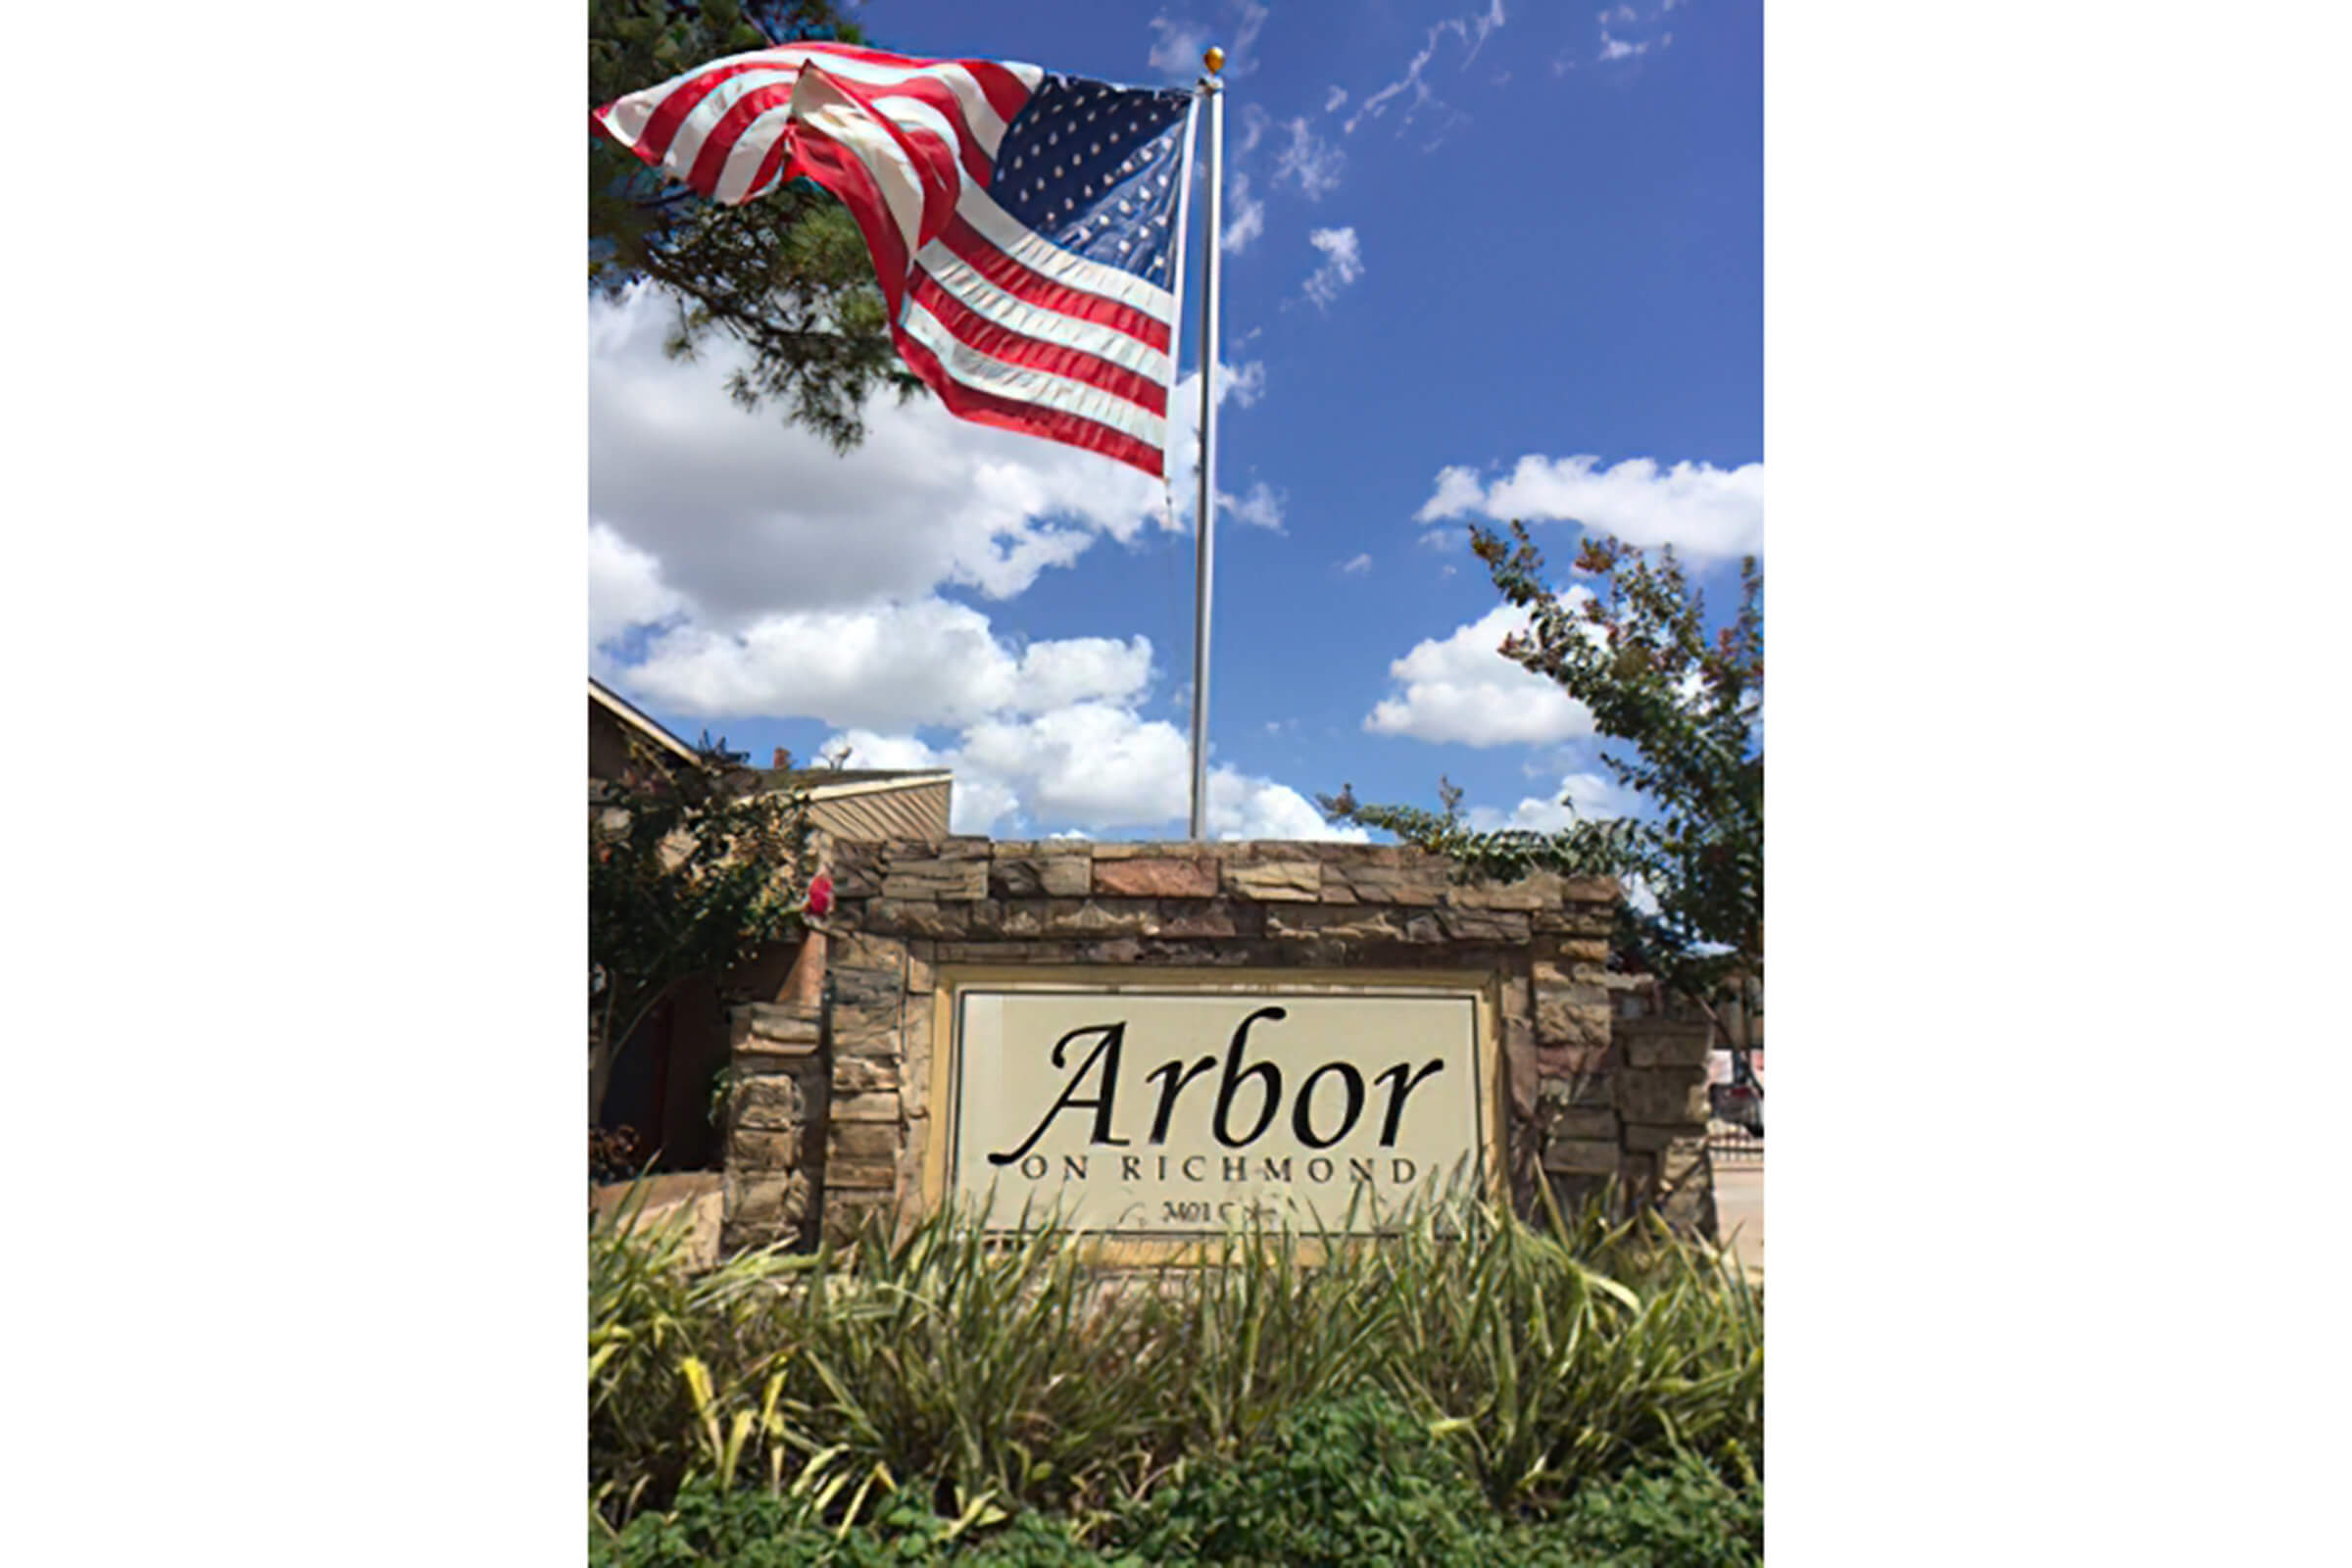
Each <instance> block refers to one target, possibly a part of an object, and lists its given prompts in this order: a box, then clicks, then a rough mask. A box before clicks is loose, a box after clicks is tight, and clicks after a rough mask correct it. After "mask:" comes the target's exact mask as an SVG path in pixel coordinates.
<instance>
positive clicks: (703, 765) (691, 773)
mask: <svg viewBox="0 0 2352 1568" xmlns="http://www.w3.org/2000/svg"><path fill="white" fill-rule="evenodd" d="M700 750H701V755H702V761H701V762H700V764H699V765H678V766H673V767H670V768H664V767H663V766H662V764H661V763H660V762H659V761H658V760H656V759H655V758H654V757H653V755H652V754H651V752H650V751H648V750H646V749H644V748H642V747H640V746H638V745H637V744H636V743H635V742H633V741H632V742H631V748H630V760H629V763H628V765H627V766H626V767H625V768H624V769H623V770H622V776H621V777H620V778H619V779H617V780H614V781H612V782H611V783H610V784H608V785H607V786H606V789H605V791H604V794H603V796H602V798H601V799H598V800H595V801H592V802H591V804H590V807H589V812H588V964H589V970H588V973H589V984H588V1081H589V1111H590V1115H591V1116H592V1117H593V1116H594V1114H595V1113H596V1111H597V1110H598V1109H600V1108H601V1107H602V1105H603V1103H604V1096H605V1088H606V1086H607V1084H608V1083H610V1081H611V1078H612V1071H613V1059H614V1058H615V1057H616V1056H617V1055H618V1054H619V1052H620V1050H621V1048H622V1047H623V1046H624V1045H625V1044H626V1043H627V1041H628V1039H629V1036H630V1034H631V1033H633V1032H634V1031H635V1030H636V1028H637V1026H638V1025H639V1024H640V1023H642V1022H644V1020H645V1018H646V1015H647V1014H648V1013H650V1012H652V1011H653V1009H654V1008H655V1007H656V1006H657V1005H660V1003H661V1002H662V998H664V997H665V996H667V995H668V994H669V993H670V991H671V990H672V989H673V988H675V987H676V986H677V985H678V984H679V982H681V981H683V980H685V979H687V978H688V977H690V976H693V975H697V974H701V973H704V972H706V971H721V970H724V969H726V968H728V967H729V966H731V965H733V964H735V963H737V962H739V961H741V960H743V959H746V958H749V957H750V956H752V955H753V954H754V953H756V952H757V951H758V950H759V948H760V946H761V945H762V944H763V943H768V942H774V941H777V940H779V939H780V938H782V937H784V936H786V935H787V934H789V933H790V932H791V931H792V930H794V929H795V928H796V927H797V926H798V925H799V923H800V918H801V910H802V908H803V907H804V904H805V899H806V894H807V885H808V882H809V869H810V867H809V818H808V797H807V796H806V795H805V794H802V793H800V792H798V791H791V790H782V791H765V792H762V791H760V790H759V789H757V788H756V783H755V781H756V778H757V775H754V774H751V773H748V772H746V771H745V770H743V769H741V768H739V767H737V766H736V765H735V764H736V763H737V762H738V761H739V760H740V758H738V757H736V756H734V755H733V754H730V753H728V752H726V751H725V750H724V746H723V743H721V744H719V745H711V743H710V741H709V737H708V736H706V737H705V743H704V745H703V746H702V748H700Z"/></svg>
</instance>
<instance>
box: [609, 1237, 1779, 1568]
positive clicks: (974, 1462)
mask: <svg viewBox="0 0 2352 1568" xmlns="http://www.w3.org/2000/svg"><path fill="white" fill-rule="evenodd" d="M1448 1230H1449V1232H1450V1234H1447V1233H1445V1232H1442V1230H1441V1227H1440V1226H1439V1225H1437V1224H1436V1223H1435V1222H1434V1221H1430V1222H1425V1223H1423V1224H1421V1225H1419V1226H1417V1227H1414V1228H1412V1229H1410V1230H1408V1231H1407V1232H1406V1233H1405V1234H1403V1235H1400V1236H1397V1237H1392V1238H1387V1239H1384V1240H1383V1241H1382V1243H1381V1244H1380V1245H1378V1246H1376V1247H1353V1248H1350V1247H1337V1248H1334V1249H1332V1250H1331V1252H1330V1255H1329V1256H1328V1257H1326V1258H1325V1260H1324V1261H1322V1262H1321V1263H1319V1264H1316V1265H1314V1266H1307V1265H1306V1264H1304V1263H1302V1262H1300V1261H1299V1253H1298V1250H1296V1249H1295V1248H1294V1247H1293V1246H1292V1239H1291V1238H1287V1237H1284V1236H1281V1235H1275V1234H1266V1233H1256V1234H1237V1235H1235V1236H1233V1237H1231V1238H1229V1239H1228V1240H1227V1241H1226V1243H1225V1244H1224V1250H1223V1255H1222V1257H1221V1258H1220V1259H1219V1261H1218V1266H1215V1267H1208V1268H1200V1269H1185V1270H1177V1269H1167V1270H1161V1271H1157V1272H1156V1273H1152V1274H1146V1275H1142V1276H1136V1275H1129V1276H1127V1277H1125V1278H1124V1279H1121V1280H1115V1281H1114V1280H1108V1279H1106V1278H1105V1277H1104V1275H1103V1272H1102V1271H1101V1270H1100V1269H1098V1268H1096V1267H1094V1266H1092V1265H1090V1264H1089V1262H1088V1261H1087V1259H1086V1256H1085V1253H1084V1250H1083V1248H1082V1246H1081V1245H1080V1244H1078V1243H1077V1242H1075V1241H1073V1239H1071V1238H1069V1237H1067V1236H1062V1235H1056V1234H1054V1233H1052V1232H1039V1233H1036V1234H1033V1235H1031V1236H1028V1237H1025V1238H1023V1239H1021V1240H1020V1241H1017V1242H1003V1241H998V1242H991V1241H989V1240H987V1239H985V1238H983V1237H981V1236H979V1235H978V1234H976V1233H975V1232H974V1231H972V1230H971V1229H970V1228H968V1227H965V1226H962V1225H960V1224H958V1223H957V1222H956V1220H955V1219H954V1218H953V1217H952V1216H942V1217H940V1218H937V1219H934V1220H932V1221H930V1222H927V1223H926V1224H924V1225H922V1226H921V1227H919V1228H917V1229H916V1230H915V1231H914V1232H913V1233H912V1234H911V1235H909V1236H907V1237H906V1238H905V1239H903V1240H900V1241H897V1242H895V1243H894V1242H892V1241H890V1240H888V1239H886V1238H884V1237H881V1236H878V1235H876V1236H869V1237H867V1238H866V1239H864V1240H863V1241H862V1242H861V1243H860V1244H859V1245H858V1247H856V1248H854V1249H851V1250H847V1251H845V1252H842V1253H833V1252H822V1253H818V1254H813V1255H793V1254H787V1253H782V1252H775V1251H766V1252H753V1253H747V1254H744V1255H742V1256H739V1257H737V1258H735V1259H732V1260H730V1261H729V1262H728V1263H726V1264H725V1265H723V1266H722V1267H721V1268H719V1269H717V1270H715V1271H713V1272H711V1273H709V1274H705V1275H702V1276H699V1277H695V1276H690V1275H688V1274H687V1273H686V1272H685V1271H684V1270H683V1269H681V1268H680V1267H678V1266H677V1257H676V1251H677V1239H676V1237H675V1236H674V1235H667V1236H664V1235H662V1234H658V1233H657V1234H654V1235H650V1236H649V1235H645V1234H632V1233H630V1232H628V1231H626V1230H625V1229H624V1228H623V1227H621V1226H620V1225H618V1224H615V1223H603V1224H600V1225H598V1226H597V1227H596V1228H595V1229H594V1230H593V1231H592V1235H591V1243H590V1247H591V1270H590V1273H591V1295H592V1311H591V1321H590V1338H589V1384H590V1412H591V1413H590V1444H589V1447H590V1483H589V1484H590V1498H591V1514H592V1519H591V1526H590V1529H591V1537H592V1556H593V1560H595V1561H596V1562H599V1563H603V1564H611V1565H616V1568H618V1565H625V1568H657V1565H670V1564H687V1563H709V1562H719V1563H729V1564H736V1565H740V1568H771V1565H772V1568H784V1565H797V1564H816V1563H841V1564H866V1563H883V1562H908V1561H935V1560H942V1559H946V1560H953V1561H958V1562H963V1561H969V1562H972V1563H994V1564H1039V1565H1043V1564H1055V1563H1106V1562H1126V1563H1154V1564H1156V1563H1192V1562H1201V1563H1210V1562H1214V1563H1321V1562H1328V1563H1341V1562H1346V1563H1349V1564H1356V1565H1364V1568H1372V1565H1378V1564H1388V1563H1394V1564H1406V1563H1433V1564H1450V1563H1463V1564H1469V1563H1531V1564H1557V1565H1563V1568H1564V1565H1569V1564H1578V1565H1583V1564H1607V1565H1613V1568H1637V1565H1642V1564H1650V1563H1655V1564H1660V1565H1666V1564H1673V1565H1677V1568H1681V1565H1691V1568H1712V1565H1715V1564H1738V1563H1752V1562H1757V1561H1760V1560H1761V1551H1762V1495H1763V1494H1762V1475H1761V1462H1762V1461H1761V1455H1762V1426H1763V1312H1762V1304H1761V1301H1760V1299H1758V1298H1757V1296H1756V1295H1755V1294H1754V1292H1753V1290H1752V1289H1751V1288H1750V1287H1749V1286H1748V1284H1747V1283H1746V1281H1745V1279H1744V1278H1743V1277H1742V1276H1741V1275H1740V1273H1739V1272H1738V1270H1737V1269H1736V1268H1734V1267H1730V1266H1727V1265H1726V1264H1724V1263H1723V1262H1722V1261H1720V1260H1719V1259H1718V1258H1717V1257H1716V1256H1715V1255H1714V1254H1712V1253H1710V1252H1708V1251H1706V1250H1702V1249H1699V1248H1696V1247H1693V1246H1691V1245H1689V1244H1686V1243H1683V1242H1680V1241H1678V1240H1676V1239H1675V1238H1673V1237H1672V1236H1670V1235H1668V1234H1666V1233H1665V1232H1664V1230H1663V1228H1662V1227H1659V1226H1657V1225H1655V1224H1654V1223H1652V1222H1648V1221H1637V1222H1631V1223H1626V1224H1616V1225H1612V1224H1609V1223H1606V1222H1605V1221H1603V1220H1602V1219H1600V1218H1599V1217H1597V1214H1589V1215H1587V1216H1585V1217H1584V1218H1583V1219H1581V1220H1579V1221H1578V1222H1576V1223H1574V1224H1565V1223H1563V1224H1554V1225H1552V1226H1549V1227H1544V1228H1537V1227H1531V1226H1528V1225H1525V1224H1521V1223H1519V1222H1517V1221H1515V1220H1512V1219H1510V1218H1508V1217H1507V1216H1504V1215H1499V1214H1494V1213H1487V1214H1479V1215H1472V1216H1469V1217H1468V1218H1467V1220H1466V1222H1457V1224H1456V1225H1454V1226H1452V1227H1449V1228H1448Z"/></svg>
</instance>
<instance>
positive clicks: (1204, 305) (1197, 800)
mask: <svg viewBox="0 0 2352 1568" xmlns="http://www.w3.org/2000/svg"><path fill="white" fill-rule="evenodd" d="M1201 64H1202V65H1203V66H1206V67H1207V68H1208V74H1206V75H1204V76H1202V77H1201V99H1202V101H1203V104H1204V106H1205V107H1206V109H1207V111H1208V137H1207V141H1208V179H1207V195H1208V223H1207V236H1206V237H1207V243H1206V244H1205V245H1204V246H1203V247H1202V249H1203V251H1204V252H1205V256H1204V258H1203V260H1204V262H1205V265H1206V267H1207V276H1206V277H1205V278H1204V279H1203V280H1202V286H1201V474H1200V479H1201V504H1200V512H1199V520H1200V525H1199V526H1198V527H1197V528H1196V529H1195V530H1194V537H1193V821H1192V827H1193V832H1192V836H1193V838H1194V840H1195V841H1196V842H1198V841H1200V840H1201V839H1204V838H1206V837H1207V836H1208V831H1207V829H1208V600H1209V588H1210V584H1211V582H1212V580H1213V579H1214V576H1215V568H1216V556H1217V545H1216V538H1217V396H1216V375H1217V274H1218V272H1219V270H1220V269H1219V267H1218V252H1219V251H1220V250H1221V249H1222V248H1223V247H1222V243H1221V242H1222V240H1223V238H1224V228H1223V221H1224V192H1223V189H1222V187H1221V185H1220V179H1221V177H1222V176H1221V172H1220V171H1219V169H1218V165H1219V164H1220V163H1221V162H1222V160H1223V156H1224V152H1225V98H1224V83H1223V82H1222V81H1220V80H1219V79H1218V74H1217V73H1219V72H1221V71H1223V70H1224V69H1225V51H1224V50H1222V49H1218V48H1215V47H1213V46H1212V47H1211V48H1210V49H1209V50H1208V51H1207V52H1206V53H1204V54H1203V55H1201Z"/></svg>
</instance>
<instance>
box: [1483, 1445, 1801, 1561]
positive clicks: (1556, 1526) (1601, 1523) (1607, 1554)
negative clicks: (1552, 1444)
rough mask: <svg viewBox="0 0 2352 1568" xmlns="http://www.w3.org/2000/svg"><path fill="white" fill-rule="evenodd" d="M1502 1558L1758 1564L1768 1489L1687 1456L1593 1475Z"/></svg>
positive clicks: (1508, 1545) (1521, 1533) (1511, 1542)
mask: <svg viewBox="0 0 2352 1568" xmlns="http://www.w3.org/2000/svg"><path fill="white" fill-rule="evenodd" d="M1493 1560H1494V1561H1496V1562H1510V1563H1522V1564H1526V1565H1528V1568H1754V1565H1755V1564H1759V1563H1761V1562H1763V1560H1764V1495H1763V1493H1762V1491H1760V1490H1758V1489H1755V1488H1752V1487H1733V1486H1730V1485H1728V1484H1726V1483H1725V1482H1724V1480H1723V1479H1722V1478H1721V1477H1720V1476H1718V1475H1717V1474H1716V1473H1715V1472H1714V1471H1713V1470H1712V1469H1711V1468H1710V1467H1708V1466H1707V1465H1706V1464H1704V1463H1702V1462H1700V1461H1699V1460H1698V1459H1696V1458H1694V1457H1690V1456H1685V1457H1683V1458H1680V1459H1677V1460H1675V1461H1674V1462H1673V1463H1672V1464H1671V1465H1668V1466H1664V1467H1655V1468H1648V1469H1644V1470H1640V1471H1635V1472H1631V1473H1628V1474H1625V1475H1621V1476H1617V1477H1614V1478H1611V1479H1608V1480H1601V1481H1593V1482H1589V1483H1587V1484H1586V1485H1585V1486H1584V1487H1582V1488H1580V1489H1579V1490H1578V1492H1577V1494H1576V1495H1575V1496H1574V1497H1573V1498H1571V1499H1570V1500H1569V1502H1568V1505H1567V1507H1566V1508H1565V1509H1564V1510H1563V1511H1562V1512H1561V1513H1560V1514H1559V1516H1558V1517H1556V1518H1554V1519H1550V1520H1546V1521H1545V1522H1544V1523H1543V1524H1540V1525H1534V1526H1528V1527H1524V1528H1522V1529H1520V1530H1517V1531H1514V1532H1512V1533H1511V1536H1510V1537H1509V1538H1508V1539H1507V1540H1506V1541H1505V1543H1504V1544H1503V1547H1502V1549H1501V1550H1500V1551H1499V1552H1498V1553H1497V1554H1496V1556H1495V1558H1494V1559H1493Z"/></svg>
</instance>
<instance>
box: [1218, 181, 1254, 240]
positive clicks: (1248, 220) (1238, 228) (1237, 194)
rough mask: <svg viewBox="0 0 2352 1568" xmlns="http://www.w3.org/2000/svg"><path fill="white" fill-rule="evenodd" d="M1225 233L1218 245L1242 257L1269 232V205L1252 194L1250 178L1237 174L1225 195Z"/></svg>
mask: <svg viewBox="0 0 2352 1568" xmlns="http://www.w3.org/2000/svg"><path fill="white" fill-rule="evenodd" d="M1220 217H1221V218H1222V219H1223V225H1224V232H1223V234H1222V235H1221V236H1219V238H1218V241H1217V243H1218V244H1219V245H1220V246H1221V247H1222V248H1224V249H1225V250H1227V251H1230V252H1232V253H1234V254H1235V255H1239V254H1240V253H1241V252H1242V251H1243V250H1245V249H1247V248H1248V246H1249V244H1250V241H1251V240H1253V239H1255V238H1257V236H1258V235H1260V234H1263V233H1264V232H1265V231H1266V204H1265V203H1264V202H1261V201H1259V200H1258V199H1257V198H1256V197H1254V196H1252V195H1250V176H1249V175H1248V174H1236V175H1234V176H1233V182H1232V184H1231V185H1229V186H1228V187H1227V188H1226V191H1225V208H1224V211H1223V213H1222V214H1221V215H1220Z"/></svg>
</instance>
